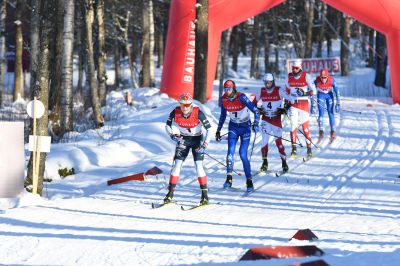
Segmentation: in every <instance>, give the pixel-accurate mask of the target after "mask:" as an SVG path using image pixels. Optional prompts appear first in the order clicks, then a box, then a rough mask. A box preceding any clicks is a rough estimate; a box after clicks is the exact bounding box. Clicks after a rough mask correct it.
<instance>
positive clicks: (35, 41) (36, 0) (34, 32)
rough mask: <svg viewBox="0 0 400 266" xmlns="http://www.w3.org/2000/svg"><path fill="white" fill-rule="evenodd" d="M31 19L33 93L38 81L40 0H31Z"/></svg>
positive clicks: (31, 86)
mask: <svg viewBox="0 0 400 266" xmlns="http://www.w3.org/2000/svg"><path fill="white" fill-rule="evenodd" d="M31 7H32V10H31V20H30V30H31V35H30V37H31V47H30V48H31V49H30V54H31V58H30V60H31V64H30V73H31V80H30V90H31V94H32V91H33V89H34V88H35V83H36V79H37V78H36V71H37V65H38V54H39V34H40V32H39V28H40V14H39V10H40V0H32V1H31Z"/></svg>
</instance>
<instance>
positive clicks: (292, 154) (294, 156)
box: [290, 144, 297, 158]
mask: <svg viewBox="0 0 400 266" xmlns="http://www.w3.org/2000/svg"><path fill="white" fill-rule="evenodd" d="M290 156H291V157H292V158H296V157H297V147H296V144H293V145H292V153H291V154H290Z"/></svg>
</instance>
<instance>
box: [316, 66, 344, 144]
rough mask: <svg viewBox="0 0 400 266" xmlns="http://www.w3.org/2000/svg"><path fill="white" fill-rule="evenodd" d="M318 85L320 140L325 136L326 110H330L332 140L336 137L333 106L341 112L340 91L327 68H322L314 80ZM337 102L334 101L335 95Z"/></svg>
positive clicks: (337, 111)
mask: <svg viewBox="0 0 400 266" xmlns="http://www.w3.org/2000/svg"><path fill="white" fill-rule="evenodd" d="M314 84H315V86H316V87H317V99H318V127H319V137H318V142H320V141H321V140H322V139H323V138H324V110H325V109H326V110H327V111H328V116H329V125H330V127H331V140H330V141H331V142H332V141H333V140H335V138H336V130H335V115H334V113H333V107H335V111H336V113H339V112H340V91H339V87H338V85H337V84H336V81H335V79H334V78H333V77H332V76H329V72H328V70H327V69H322V70H321V72H320V75H319V77H317V78H316V79H315V81H314ZM334 94H335V99H336V104H335V101H334V96H333V95H334ZM325 106H326V107H325Z"/></svg>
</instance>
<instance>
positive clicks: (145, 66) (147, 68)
mask: <svg viewBox="0 0 400 266" xmlns="http://www.w3.org/2000/svg"><path fill="white" fill-rule="evenodd" d="M142 14H143V34H142V40H143V43H142V71H141V75H140V77H141V86H143V87H151V86H154V85H155V84H154V60H153V52H154V19H153V1H152V0H145V1H144V3H143V13H142Z"/></svg>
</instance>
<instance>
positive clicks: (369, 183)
mask: <svg viewBox="0 0 400 266" xmlns="http://www.w3.org/2000/svg"><path fill="white" fill-rule="evenodd" d="M242 62H244V61H242ZM245 67H246V63H242V65H241V69H240V70H239V72H237V73H235V75H232V76H234V78H235V81H237V85H238V88H239V90H240V91H243V92H246V93H252V92H256V91H257V90H258V89H259V88H260V87H261V86H262V82H261V80H255V79H249V78H248V76H246V69H245ZM159 76H160V75H158V79H159ZM371 79H373V71H372V70H370V69H366V68H356V69H355V70H354V71H353V72H352V73H351V75H350V76H348V77H337V80H338V83H339V84H340V86H341V88H342V91H343V92H344V94H345V95H346V93H345V92H346V90H350V89H351V88H349V85H348V84H358V86H360V87H364V88H369V90H376V89H378V88H374V87H373V86H371V85H370V80H371ZM277 83H278V85H282V84H283V79H281V78H280V77H278V80H277ZM217 84H218V82H215V89H214V94H213V96H214V97H213V98H212V100H211V101H210V102H208V103H207V104H205V105H202V106H201V108H202V110H203V111H204V112H205V114H206V115H207V116H208V118H209V120H210V122H211V125H212V130H213V135H214V132H215V130H216V127H217V123H218V119H219V114H220V110H219V107H218V105H217V97H218V88H217ZM131 91H132V94H133V99H134V104H133V106H129V105H126V104H125V101H124V91H118V92H111V93H110V94H109V95H108V97H107V106H106V107H105V108H104V109H103V112H104V113H105V114H106V116H105V118H106V124H105V126H104V127H103V128H101V129H98V130H94V129H90V130H86V131H84V132H81V133H78V132H73V133H71V134H70V135H69V136H68V137H67V138H65V140H64V141H63V143H59V144H53V145H52V147H51V151H50V153H48V155H47V156H48V157H47V161H46V173H45V176H46V177H48V178H51V179H52V180H53V181H52V182H50V183H46V186H45V189H44V197H42V198H40V197H38V196H34V195H31V194H30V193H21V194H20V195H19V197H17V198H10V199H0V228H1V230H0V264H1V265H192V264H199V265H292V264H296V263H302V262H312V261H316V260H323V261H325V262H326V263H327V264H329V265H355V266H360V265H395V263H396V262H397V261H399V260H400V222H399V215H400V202H399V199H400V178H399V175H400V164H399V162H400V106H399V105H398V104H392V102H391V99H390V98H387V97H376V96H375V97H361V96H357V97H355V96H344V97H343V98H342V111H341V112H340V113H339V114H336V119H337V135H338V137H337V139H336V140H335V142H333V143H332V144H330V145H329V144H328V142H329V140H328V138H326V139H324V140H323V142H322V143H321V144H320V148H319V149H316V148H314V149H313V152H314V157H313V158H312V159H311V160H310V161H308V162H305V163H304V162H303V160H302V157H304V156H305V155H306V149H305V148H300V149H299V151H298V154H299V155H298V158H297V159H292V158H290V159H288V165H289V168H290V172H289V173H287V174H285V175H282V176H280V177H276V176H275V172H277V171H279V170H280V168H281V163H280V159H279V155H278V151H277V149H276V147H275V145H274V143H273V142H272V140H271V142H270V143H271V145H270V152H269V168H270V169H269V173H268V174H267V175H263V176H261V175H254V177H253V180H254V186H255V189H256V191H255V192H254V193H252V194H251V195H248V196H246V195H245V190H246V185H245V178H244V177H243V176H238V175H234V177H233V185H234V187H237V188H238V189H237V190H224V189H222V185H223V183H224V181H225V178H226V169H225V168H224V166H222V165H221V164H219V163H218V162H216V161H215V160H213V159H211V158H209V157H207V156H206V157H205V159H204V166H205V170H206V173H207V176H208V187H209V198H210V203H220V204H213V205H210V206H207V207H204V208H200V209H196V210H191V211H182V210H181V206H185V207H190V206H195V205H196V204H198V203H199V201H200V189H199V185H198V182H197V175H196V171H195V168H194V164H193V159H192V156H191V155H189V156H188V158H187V160H186V161H185V163H184V165H183V168H182V171H181V176H180V180H179V183H178V185H177V187H176V192H175V197H174V199H175V200H176V201H177V204H173V205H169V206H166V207H163V208H159V209H152V208H151V205H152V203H161V202H162V199H163V198H164V196H165V194H166V193H167V184H168V180H169V172H170V169H171V164H172V159H173V155H174V149H175V145H174V143H173V142H172V141H171V140H170V138H169V136H168V135H167V133H166V132H165V122H166V120H167V117H168V114H169V112H170V111H171V110H172V109H173V108H175V106H177V102H176V101H175V100H174V99H171V98H168V96H167V95H165V94H160V93H159V90H158V89H157V88H140V89H136V90H131ZM371 93H373V91H371ZM197 104H198V105H200V104H199V103H197ZM325 119H326V122H325V125H328V121H327V117H325ZM227 124H228V123H227V122H226V123H225V126H224V128H223V129H222V131H221V133H222V134H223V133H226V132H227ZM310 126H311V134H312V136H313V138H315V137H316V136H317V134H318V133H317V132H318V127H317V117H316V116H315V115H313V116H312V117H311V121H310ZM289 128H290V126H289V122H288V121H286V120H284V134H283V137H284V138H287V139H289V130H290V129H289ZM325 131H326V132H329V129H328V128H327V127H326V130H325ZM254 137H255V145H254V150H253V154H252V158H251V166H252V172H253V173H257V171H258V169H259V168H260V166H261V163H262V159H261V136H260V134H258V135H256V136H254V134H253V135H252V139H251V140H252V141H253V138H254ZM300 141H301V142H303V143H304V138H303V137H302V136H301V135H300ZM284 145H285V148H286V152H287V153H290V145H289V143H288V142H284ZM206 152H207V153H209V154H210V155H211V156H213V158H214V159H217V160H219V161H221V162H224V161H225V157H226V152H227V141H226V140H223V141H221V142H216V141H215V140H214V139H213V140H212V141H211V143H210V145H209V147H208V148H207V150H206ZM26 154H27V155H28V153H26ZM27 159H28V157H27ZM154 166H157V167H158V168H160V169H161V170H162V171H163V173H161V174H158V175H156V176H146V177H145V181H129V182H125V183H121V184H117V185H112V186H107V181H108V180H110V179H114V178H118V177H123V176H127V175H130V174H134V173H140V172H145V171H146V170H148V169H150V168H152V167H154ZM64 167H67V168H71V167H74V169H75V171H76V174H75V175H71V176H67V177H65V178H61V177H60V176H59V175H58V169H60V168H64ZM234 169H235V170H236V171H237V172H239V173H242V172H243V168H242V164H241V161H240V158H239V156H238V153H237V152H236V155H235V167H234ZM301 229H310V230H311V231H312V232H313V233H314V234H315V235H316V236H317V237H318V240H316V241H300V240H290V239H291V238H292V236H293V235H294V234H295V233H296V232H297V231H298V230H301ZM304 245H315V246H316V247H318V248H319V249H321V250H322V251H323V252H324V255H323V256H310V257H305V258H289V259H270V260H262V261H239V260H240V258H241V257H242V256H243V255H244V254H245V253H246V252H247V251H248V250H249V249H251V248H255V247H275V246H304Z"/></svg>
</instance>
